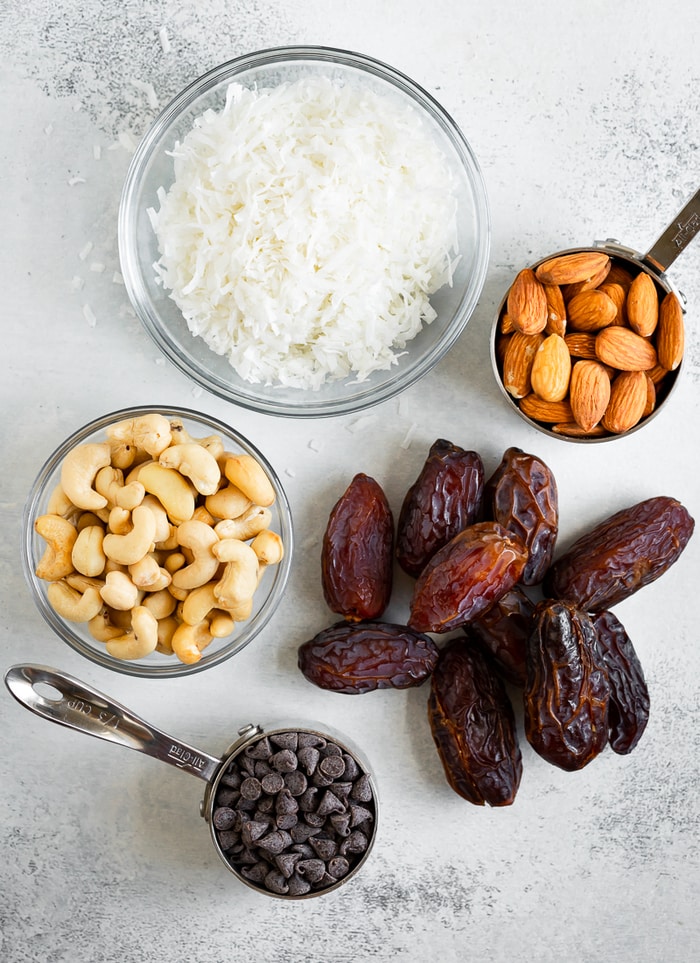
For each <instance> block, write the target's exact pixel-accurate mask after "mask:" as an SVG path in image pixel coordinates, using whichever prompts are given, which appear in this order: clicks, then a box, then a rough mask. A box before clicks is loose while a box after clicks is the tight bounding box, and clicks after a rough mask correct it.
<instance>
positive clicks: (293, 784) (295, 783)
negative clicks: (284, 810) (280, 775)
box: [284, 769, 308, 796]
mask: <svg viewBox="0 0 700 963" xmlns="http://www.w3.org/2000/svg"><path fill="white" fill-rule="evenodd" d="M284 785H285V786H286V787H287V789H288V790H289V792H290V793H291V794H292V796H301V795H303V793H305V792H306V788H307V786H308V781H307V779H306V776H305V775H304V773H303V772H301V771H300V770H299V769H295V770H294V772H285V774H284Z"/></svg>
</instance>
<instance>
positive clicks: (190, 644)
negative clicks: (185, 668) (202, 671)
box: [170, 622, 213, 665]
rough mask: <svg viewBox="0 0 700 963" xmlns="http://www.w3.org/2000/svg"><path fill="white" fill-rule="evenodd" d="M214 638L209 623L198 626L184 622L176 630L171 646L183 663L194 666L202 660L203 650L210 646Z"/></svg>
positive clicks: (200, 623)
mask: <svg viewBox="0 0 700 963" xmlns="http://www.w3.org/2000/svg"><path fill="white" fill-rule="evenodd" d="M212 638H213V636H212V634H211V632H210V631H209V623H208V622H199V623H198V624H197V625H187V623H186V622H183V623H182V624H181V625H178V627H177V628H176V629H175V632H174V633H173V636H172V638H171V640H170V644H171V645H172V647H173V652H174V653H175V655H176V656H177V657H178V659H179V660H180V661H181V662H185V663H186V664H188V665H192V664H193V663H194V662H199V660H200V659H201V658H202V649H205V648H206V647H207V646H208V645H209V643H210V642H211V640H212Z"/></svg>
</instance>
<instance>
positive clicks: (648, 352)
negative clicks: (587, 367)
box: [595, 325, 657, 371]
mask: <svg viewBox="0 0 700 963" xmlns="http://www.w3.org/2000/svg"><path fill="white" fill-rule="evenodd" d="M595 350H596V354H597V355H598V357H599V358H600V360H601V361H602V362H603V363H604V364H609V365H610V366H611V367H612V368H617V369H618V370H619V371H648V370H649V369H650V368H653V367H654V365H655V364H656V361H657V358H656V348H655V347H654V345H653V344H652V343H651V342H650V341H647V340H646V339H645V338H642V337H641V335H638V334H635V333H634V331H631V330H630V329H629V328H623V327H620V326H619V325H612V326H610V327H608V328H603V330H602V331H599V332H598V334H597V336H596V339H595Z"/></svg>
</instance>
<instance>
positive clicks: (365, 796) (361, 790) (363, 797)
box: [350, 773, 372, 802]
mask: <svg viewBox="0 0 700 963" xmlns="http://www.w3.org/2000/svg"><path fill="white" fill-rule="evenodd" d="M350 795H351V796H352V798H353V799H357V801H358V802H370V800H371V799H372V783H371V782H370V778H369V776H368V775H367V773H363V774H362V775H361V776H360V778H359V779H357V780H356V781H355V783H354V784H353V787H352V789H351V790H350Z"/></svg>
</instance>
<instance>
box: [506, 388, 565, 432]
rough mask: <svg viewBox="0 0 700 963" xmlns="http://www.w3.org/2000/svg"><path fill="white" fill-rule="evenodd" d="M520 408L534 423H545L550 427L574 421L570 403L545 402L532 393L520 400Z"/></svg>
mask: <svg viewBox="0 0 700 963" xmlns="http://www.w3.org/2000/svg"><path fill="white" fill-rule="evenodd" d="M518 407H519V408H520V410H521V411H522V413H523V414H524V415H526V416H527V417H528V418H532V420H533V421H544V422H546V423H547V424H550V425H552V424H554V422H555V421H573V418H574V416H573V414H572V411H571V405H570V404H569V402H568V401H545V400H544V399H543V398H539V397H538V396H537V395H536V394H534V393H532V392H531V393H530V394H529V395H525V397H524V398H521V399H520V401H519V402H518Z"/></svg>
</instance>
